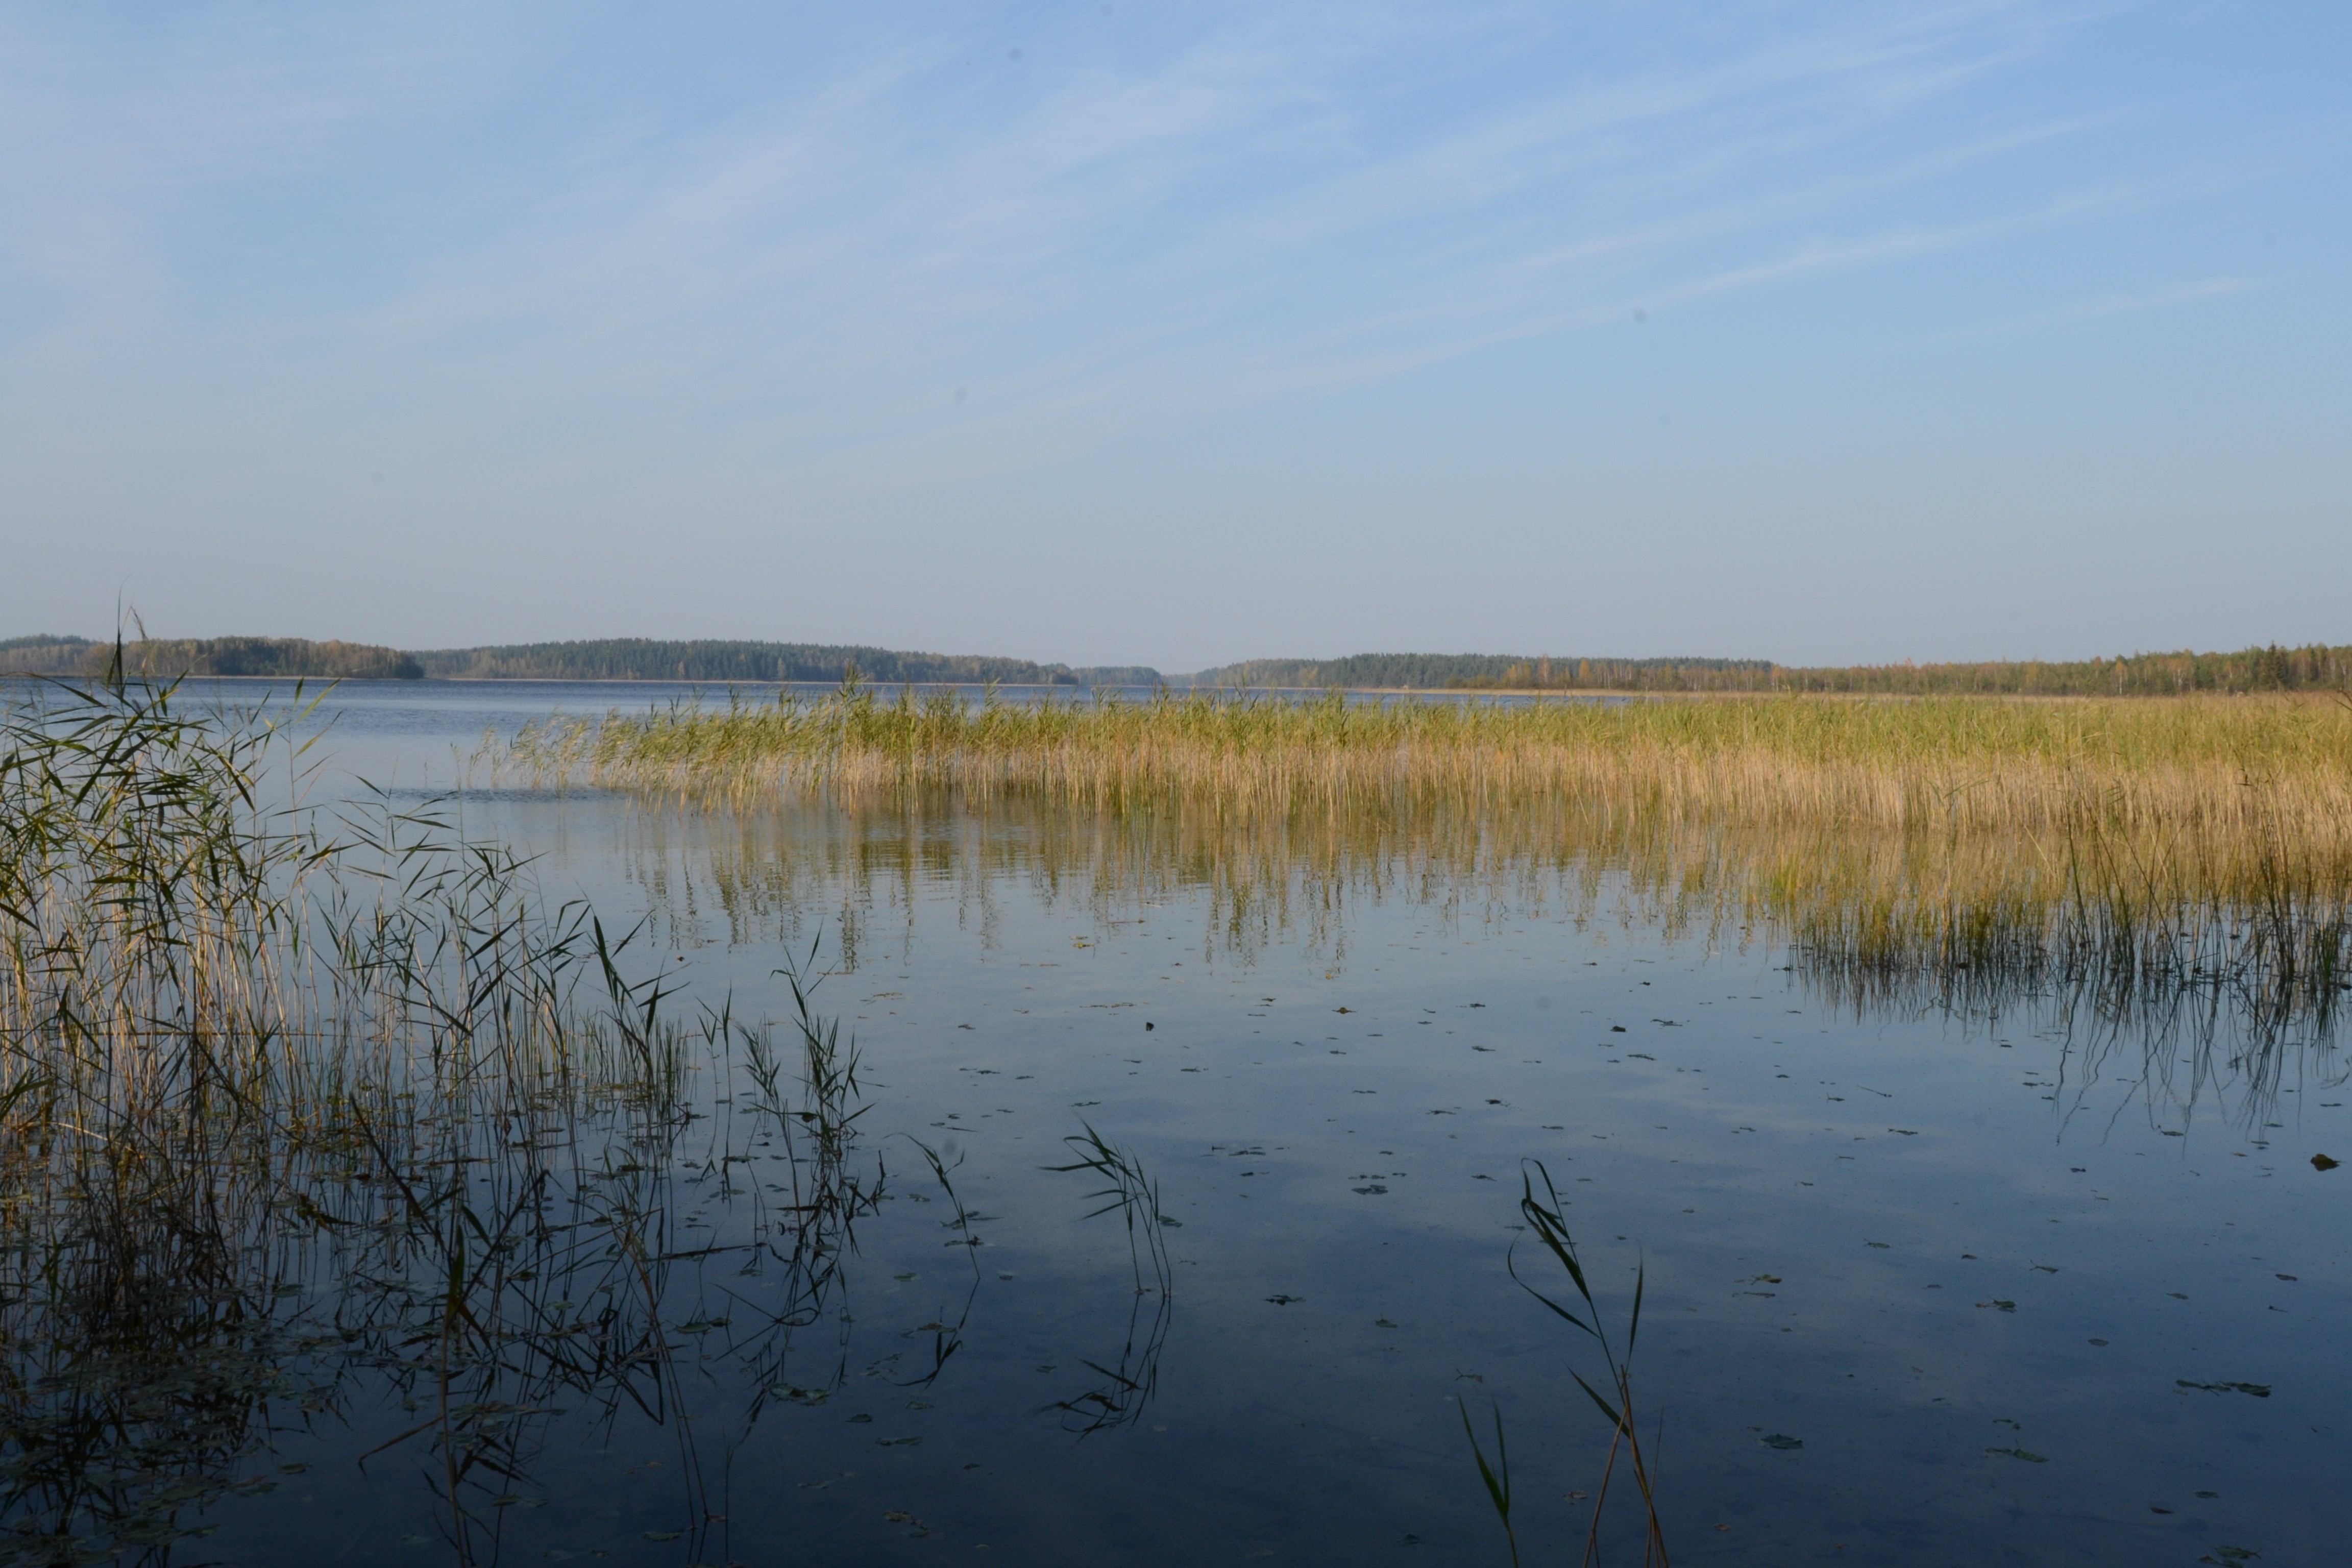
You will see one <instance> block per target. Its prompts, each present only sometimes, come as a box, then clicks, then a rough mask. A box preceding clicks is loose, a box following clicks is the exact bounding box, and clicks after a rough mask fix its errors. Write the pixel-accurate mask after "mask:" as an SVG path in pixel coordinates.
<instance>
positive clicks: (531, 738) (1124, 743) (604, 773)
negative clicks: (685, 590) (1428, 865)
mask: <svg viewBox="0 0 2352 1568" xmlns="http://www.w3.org/2000/svg"><path fill="white" fill-rule="evenodd" d="M492 760H493V761H494V762H495V763H497V765H498V766H499V768H501V769H502V770H506V771H511V772H515V773H520V774H523V775H527V776H530V777H532V778H535V779H539V780H541V781H542V782H544V781H549V780H555V779H572V780H578V781H581V782H588V783H594V784H604V785H611V786H616V787H623V788H631V789H638V790H667V791H684V792H688V793H690V794H694V795H703V796H707V797H733V798H745V797H751V796H762V795H773V794H774V793H775V792H777V791H780V790H782V791H796V790H797V791H805V790H809V789H814V788H824V789H828V790H831V791H834V792H835V793H865V792H871V791H876V790H889V789H898V788H905V787H908V786H910V785H912V786H936V785H941V784H947V785H953V786H956V787H958V788H960V789H961V790H963V791H964V792H966V793H967V794H970V795H989V794H992V793H995V792H998V791H1002V790H1006V789H1021V790H1029V791H1035V792H1040V793H1043V794H1045V795H1052V796H1055V797H1057V798H1060V799H1064V800H1066V801H1070V802H1073V803H1085V804H1088V805H1097V806H1102V805H1121V804H1127V803H1130V802H1135V801H1139V800H1143V799H1166V798H1170V797H1182V798H1185V799H1188V800H1191V801H1193V802H1199V803H1213V804H1214V806H1215V808H1216V809H1218V810H1220V811H1221V812H1224V813H1244V812H1265V811H1274V812H1283V811H1287V810H1290V809H1295V808H1297V807H1298V806H1301V805H1315V804H1318V803H1321V804H1328V803H1332V802H1337V801H1341V800H1349V801H1360V800H1382V799H1388V800H1396V799H1400V798H1402V799H1408V800H1409V799H1415V798H1421V799H1432V798H1437V797H1445V798H1450V799H1454V800H1460V801H1465V802H1469V803H1474V804H1490V803H1496V804H1498V803H1505V802H1510V801H1516V800H1520V799H1525V798H1529V797H1535V796H1550V797H1567V798H1571V799H1582V800H1593V801H1607V802H1611V803H1613V804H1617V805H1624V806H1631V807H1638V808H1640V809H1643V810H1644V811H1650V812H1664V813H1669V814H1672V815H1675V816H1686V817H1692V818H1702V819H1706V820H1710V821H1737V822H1742V823H1748V824H1753V825H1759V826H1805V825H1813V826H1837V827H1839V828H1841V829H1852V828H1858V827H1867V828H1874V829H1891V830H1895V831H1903V832H1912V831H1927V830H1939V831H1961V832H1989V833H2019V832H2024V833H2043V832H2050V831H2074V830H2079V829H2082V828H2084V827H2090V826H2096V827H2099V828H2101V829H2103V830H2105V831H2108V832H2119V833H2125V834H2138V833H2142V832H2146V831H2148V830H2150V829H2155V828H2163V829H2169V830H2176V831H2180V832H2193V833H2197V834H2200V835H2231V834H2248V833H2253V834H2259V835H2264V836H2270V837H2276V836H2278V835H2281V834H2284V835H2286V836H2288V837H2291V838H2293V839H2294V841H2295V842H2296V843H2298V844H2300V845H2305V846H2319V845H2325V846H2329V847H2334V848H2336V849H2337V850H2339V851H2340V850H2341V849H2343V848H2344V847H2346V846H2347V845H2352V809H2348V808H2352V713H2347V711H2346V710H2345V706H2344V704H2342V703H2341V702H2340V701H2338V700H2334V699H2332V698H2319V697H2297V696H2273V697H2234V698H2182V699H2177V700H2147V699H2141V700H2094V699H2082V700H2015V699H1997V698H1950V699H1944V698H1928V699H1901V700H1850V699H1818V698H1780V699H1769V700H1644V701H1632V702H1594V701H1541V702H1528V703H1523V704H1518V705H1512V706H1505V705H1499V704H1492V703H1478V702H1455V701H1397V702H1391V703H1387V704H1368V703H1351V702H1349V701H1347V700H1344V699H1342V698H1340V697H1339V696H1338V695H1336V694H1335V695H1333V696H1330V697H1328V698H1325V699H1321V700H1309V701H1286V700H1273V699H1253V698H1246V697H1234V696H1217V695H1207V694H1198V695H1192V696H1184V697H1178V696H1172V695H1171V696H1162V697H1160V698H1159V699H1157V700H1150V701H1142V702H1132V701H1121V700H1114V699H1104V700H1097V701H1094V702H1091V703H1054V702H1038V703H1004V702H998V701H993V700H989V701H982V702H979V703H972V702H969V701H966V700H964V699H962V698H961V697H960V696H958V695H956V694H953V693H942V694H935V695H932V696H929V697H919V696H917V695H916V693H915V692H914V691H913V690H912V689H902V691H901V693H900V695H899V697H898V700H895V701H890V702H885V701H881V700H877V698H876V697H875V696H874V694H873V693H872V692H871V691H870V690H869V689H863V688H858V687H855V686H853V687H849V688H845V689H844V690H843V691H842V692H840V693H838V694H835V695H831V696H828V697H825V698H822V699H817V700H806V699H802V698H798V697H794V696H792V695H789V694H787V695H784V696H782V697H780V698H778V699H777V700H774V701H772V702H751V701H743V700H734V701H730V703H729V704H728V705H727V706H726V707H724V708H703V707H698V706H693V705H677V706H674V707H671V708H668V709H665V710H656V711H654V712H651V713H646V714H640V715H625V714H619V713H614V714H609V715H607V716H606V717H605V718H604V719H603V720H602V721H587V722H568V721H549V722H547V723H544V724H541V725H537V726H533V727H530V728H529V729H527V730H526V731H524V732H523V733H521V734H520V736H518V737H517V738H516V739H515V740H514V741H513V742H510V743H509V744H508V745H506V746H504V747H501V748H497V749H496V752H495V753H494V756H493V759H492Z"/></svg>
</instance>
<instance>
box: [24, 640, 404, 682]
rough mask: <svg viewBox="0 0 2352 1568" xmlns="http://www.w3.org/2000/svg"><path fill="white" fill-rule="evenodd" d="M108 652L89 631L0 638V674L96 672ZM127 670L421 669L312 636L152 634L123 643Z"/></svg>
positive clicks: (327, 675) (391, 654) (348, 673)
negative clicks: (76, 634)
mask: <svg viewBox="0 0 2352 1568" xmlns="http://www.w3.org/2000/svg"><path fill="white" fill-rule="evenodd" d="M113 658H114V644H113V643H111V642H97V641H93V640H92V639H90V638H89V637H10V638H8V639H6V640H5V641H0V673H5V674H24V675H67V676H97V675H103V674H105V673H106V670H107V667H108V666H109V665H110V663H112V661H113ZM122 667H123V670H124V672H125V673H126V674H131V675H144V676H153V677H162V678H169V677H173V676H180V675H260V676H273V677H277V678H279V679H300V678H318V679H335V680H415V679H417V678H419V677H420V676H422V675H423V674H424V673H425V671H424V669H423V668H421V667H420V666H419V665H418V664H417V662H416V659H415V657H414V656H412V655H409V654H404V653H403V652H401V651H400V650H399V649H398V648H396V647H373V646H372V645H370V644H367V643H350V642H310V641H306V640H305V639H303V638H301V637H150V638H142V639H141V640H139V641H137V642H126V643H124V644H123V645H122Z"/></svg>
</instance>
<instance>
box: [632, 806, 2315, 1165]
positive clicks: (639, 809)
mask: <svg viewBox="0 0 2352 1568" xmlns="http://www.w3.org/2000/svg"><path fill="white" fill-rule="evenodd" d="M2254 820H2255V821H2256V823H2257V825H2259V820H2260V819H2259V818H2255V819H2254ZM623 831H624V833H625V843H626V848H625V858H626V860H627V863H628V865H629V867H630V868H631V875H632V876H633V877H634V878H635V879H636V880H637V882H638V883H639V884H640V885H641V886H642V887H643V889H645V891H646V895H647V897H648V899H649V900H650V902H651V906H652V907H653V908H654V909H655V910H656V911H657V914H658V916H659V918H661V919H662V920H664V921H667V922H669V924H670V925H671V926H672V927H673V928H674V934H677V935H678V936H680V937H685V936H688V935H700V934H705V933H708V934H723V935H724V937H725V939H726V940H727V941H729V942H734V943H739V944H740V943H748V942H769V941H774V940H777V939H778V938H784V939H788V940H789V939H796V938H798V937H799V936H801V934H802V933H803V931H804V930H805V928H806V926H807V924H808V923H809V921H811V920H813V919H814V918H816V912H817V911H823V912H824V918H827V919H837V920H838V921H840V922H841V927H842V930H843V931H844V952H845V962H847V963H850V964H851V965H853V966H854V965H855V964H856V963H857V962H859V959H860V954H861V953H862V952H864V951H865V950H866V949H868V948H875V947H879V948H880V949H882V950H885V951H890V952H898V951H899V950H900V948H901V947H902V945H903V943H904V942H908V941H911V932H912V924H911V922H912V920H913V915H914V910H915V908H916V905H917V903H918V902H919V900H920V899H923V898H936V897H938V896H940V891H941V889H951V896H952V898H953V900H954V901H955V903H956V906H957V908H958V910H959V913H960V915H961V918H962V919H964V920H965V921H968V922H971V923H975V924H977V925H979V926H980V927H981V929H982V931H986V930H987V929H988V927H989V925H990V923H991V922H992V921H994V920H995V919H997V918H998V914H999V910H1000V909H1001V908H1002V906H1003V904H1004V903H1005V901H1006V900H1011V899H1014V898H1017V899H1019V900H1024V901H1042V902H1044V903H1045V904H1047V905H1049V906H1052V905H1066V906H1069V907H1072V908H1075V909H1078V910H1084V911H1085V912H1086V914H1087V916H1088V917H1089V918H1090V919H1091V920H1094V921H1100V922H1118V921H1133V920H1136V919H1139V918H1142V917H1143V916H1144V915H1145V913H1146V911H1148V910H1150V909H1151V908H1153V907H1155V906H1157V905H1160V904H1162V903H1166V902H1169V901H1171V900H1180V899H1181V900H1191V901H1192V902H1194V903H1196V904H1197V905H1198V906H1199V907H1200V908H1202V910H1204V911H1205V921H1204V923H1205V926H1206V929H1207V930H1208V931H1211V932H1212V933H1213V940H1214V942H1216V943H1217V945H1218V946H1219V947H1220V948H1221V949H1222V950H1223V952H1225V953H1227V954H1229V955H1231V956H1233V957H1234V958H1237V959H1241V960H1244V961H1248V960H1251V959H1254V958H1255V957H1256V956H1258V955H1261V954H1263V953H1265V952H1267V951H1269V950H1270V949H1271V948H1272V947H1273V946H1274V945H1276V943H1281V942H1295V943H1298V944H1301V945H1303V946H1305V947H1307V948H1308V949H1310V950H1313V951H1317V952H1320V953H1322V954H1323V955H1324V956H1325V958H1326V959H1327V961H1328V963H1331V964H1332V965H1334V966H1335V967H1343V966H1344V965H1345V964H1346V963H1348V961H1349V956H1350V952H1349V941H1350V921H1349V911H1350V910H1351V909H1353V908H1355V907H1357V906H1360V905H1364V904H1393V903H1402V904H1409V905H1412V906H1416V907H1420V908H1423V909H1427V910H1431V911H1433V912H1434V913H1435V914H1436V915H1438V916H1439V917H1440V918H1441V919H1443V920H1444V921H1450V922H1456V923H1461V924H1468V925H1476V924H1479V923H1482V922H1494V921H1503V920H1508V919H1512V918H1516V917H1518V916H1536V915H1549V916H1551V917H1554V918H1559V919H1562V920H1565V921H1570V922H1571V923H1573V924H1575V925H1578V926H1583V927H1590V926H1602V927H1611V926H1613V927H1616V928H1620V929H1623V930H1626V931H1633V930H1654V931H1658V932H1660V933H1661V934H1663V935H1664V936H1665V937H1666V938H1667V939H1668V940H1670V941H1678V942H1688V943H1694V944H1697V945H1698V946H1699V947H1700V948H1701V949H1703V950H1705V951H1710V952H1712V951H1736V952H1750V953H1754V952H1769V951H1772V950H1775V949H1780V950H1783V951H1784V953H1785V963H1787V965H1788V967H1789V969H1790V973H1792V974H1793V975H1795V976H1796V977H1797V979H1798V980H1799V982H1800V983H1801V985H1802V986H1803V987H1804V989H1805V990H1806V991H1807V992H1808V993H1809V994H1811V995H1812V996H1813V997H1815V998H1816V999H1819V1000H1821V1001H1823V1002H1826V1003H1829V1004H1831V1005H1834V1006H1836V1007H1838V1008H1840V1009H1842V1010H1844V1011H1846V1012H1848V1013H1850V1014H1852V1015H1853V1016H1856V1017H1866V1016H1874V1015H1878V1016H1920V1015H1922V1014H1943V1015H1946V1016H1951V1017H1954V1018H1957V1019H1961V1020H1965V1021H1967V1022H1969V1023H1971V1024H1973V1025H1976V1026H1981V1027H1984V1028H1987V1029H1992V1030H2001V1029H2019V1030H2025V1031H2029V1032H2053V1031H2054V1032H2055V1033H2057V1034H2058V1035H2060V1036H2062V1037H2064V1038H2065V1039H2067V1040H2069V1041H2072V1042H2073V1056H2072V1060H2073V1061H2074V1063H2075V1064H2076V1065H2077V1067H2078V1068H2079V1070H2080V1071H2081V1072H2083V1073H2084V1074H2090V1075H2099V1074H2106V1075H2110V1076H2112V1075H2114V1074H2116V1072H2118V1071H2119V1070H2120V1069H2121V1068H2122V1067H2123V1066H2125V1065H2126V1063H2125V1060H2124V1058H2119V1057H2118V1052H2124V1053H2126V1056H2127V1058H2128V1059H2127V1067H2128V1076H2129V1080H2130V1081H2131V1082H2132V1083H2133V1084H2134V1085H2136V1087H2137V1093H2138V1094H2139V1096H2140V1097H2141V1098H2142V1099H2143V1100H2144V1101H2145V1104H2146V1109H2147V1112H2148V1114H2149V1115H2151V1116H2153V1117H2155V1118H2157V1119H2158V1120H2160V1121H2165V1122H2167V1123H2168V1124H2175V1123H2179V1122H2180V1121H2183V1120H2184V1119H2185V1118H2187V1117H2189V1115H2191V1114H2193V1113H2194V1112H2196V1111H2197V1110H2200V1109H2210V1110H2214V1111H2218V1112H2221V1113H2223V1114H2226V1115H2227V1116H2229V1117H2230V1118H2231V1119H2232V1120H2234V1121H2239V1122H2241V1123H2259V1122H2260V1121H2261V1120H2262V1119H2263V1118H2264V1117H2265V1116H2266V1115H2267V1114H2268V1113H2269V1110H2270V1109H2271V1106H2272V1103H2273V1095H2274V1094H2275V1091H2276V1090H2277V1089H2278V1088H2279V1086H2280V1084H2281V1082H2282V1081H2283V1079H2284V1075H2287V1074H2288V1073H2290V1072H2291V1071H2295V1070H2307V1071H2312V1072H2315V1073H2317V1074H2318V1075H2320V1077H2321V1078H2322V1079H2326V1080H2328V1081H2334V1080H2335V1079H2336V1078H2337V1077H2338V1076H2339V1075H2340V1066H2339V1064H2338V1061H2337V1058H2336V1050H2335V1037H2336V1021H2337V1016H2338V1012H2339V1010H2340V1008H2341V1007H2342V1005H2343V1004H2344V998H2345V994H2346V993H2347V991H2352V867H2347V866H2346V865H2343V864H2339V863H2338V862H2337V861H2336V860H2335V859H2334V858H2330V857H2328V856H2326V855H2321V854H2306V853H2304V852H2302V851H2301V850H2299V849H2298V848H2297V847H2296V846H2294V844H2293V843H2291V842H2289V841H2287V840H2285V839H2284V837H2276V836H2273V835H2270V834H2267V833H2265V832H2262V831H2252V830H2250V831H2248V832H2245V833H2242V834H2233V835H2230V836H2226V837H2222V838H2221V839H2220V840H2218V841H2217V840H2215V839H2214V838H2212V837H2198V836H2196V835H2192V834H2189V833H2188V832H2186V831H2185V830H2184V831H2183V832H2181V833H2180V834H2179V835H2177V836H2174V835H2158V836H2156V837H2147V836H2141V837H2135V838H2126V837H2124V836H2121V835H2118V834H2115V833H2111V832H2106V831H2103V830H2102V829H2100V828H2099V827H2098V826H2096V825H2095V824H2084V825H2079V826H2075V827H2074V828H2071V829H2068V828H2055V827H2053V828H2050V829H2047V830H2045V831H2043V832H2041V833H2025V832H2017V833H2001V834H1990V833H1983V832H1961V831H1957V830H1948V831H1944V832H1930V831H1926V830H1915V831H1907V832H1896V831H1887V830H1878V831H1869V830H1863V829H1849V830H1840V829H1833V828H1828V827H1811V828H1808V827H1801V826H1764V827H1759V826H1749V825H1742V824H1738V823H1723V822H1716V823H1709V822H1706V821H1700V820H1691V819H1688V818H1685V817H1682V816H1675V815H1672V814H1664V813H1658V812H1653V811H1645V810H1642V809H1638V808H1626V807H1618V806H1612V805H1607V804H1600V805H1595V804H1593V803H1590V802H1580V801H1574V800H1569V799H1559V798H1556V799H1551V800H1533V801H1523V802H1519V803H1517V804H1516V805H1514V806H1513V808H1512V809H1509V810H1480V809H1478V808H1477V806H1476V804H1475V802H1465V801H1461V800H1455V799H1453V798H1450V797H1447V796H1445V795H1435V796H1432V795H1420V794H1400V795H1393V796H1385V797H1384V796H1379V795H1374V796H1371V797H1369V798H1366V797H1360V796H1349V797H1345V798H1343V799H1341V800H1339V801H1338V802H1334V803H1329V804H1328V805H1324V806H1322V807H1300V808H1297V809H1293V810H1289V811H1286V812H1283V813H1280V814H1270V813H1265V812H1231V813H1228V812H1221V811H1216V810H1213V809H1202V808H1200V807H1199V805H1198V803H1197V802H1196V801H1195V800H1194V799H1192V797H1190V796H1186V795H1176V796H1171V798H1169V799H1167V800H1165V801H1162V802H1159V803H1151V802H1140V803H1129V804H1128V805H1117V806H1096V805H1088V804H1084V803H1072V802H1069V801H1067V800H1066V799H1062V798H1058V797H1054V796H1047V795H1039V794H1036V793H1024V792H1020V791H1014V790H1004V789H999V790H994V791H991V792H988V793H987V794H986V795H979V796H975V795H971V794H969V793H966V792H962V791H958V790H954V789H949V788H940V789H914V790H902V791H888V792H879V793H875V792H857V793H853V794H850V795H846V796H845V797H842V796H825V795H819V796H816V797H814V798H809V797H788V798H785V799H782V800H778V801H775V802H773V803H771V804H768V805H758V806H755V805H751V804H748V803H745V802H742V801H740V800H737V801H733V802H720V803H714V802H711V801H709V800H700V801H692V802H678V801H675V800H673V801H658V800H640V801H639V802H638V804H637V805H636V806H635V808H634V809H633V810H632V811H631V812H630V813H629V815H628V817H627V826H626V827H625V829H624V830H623ZM894 922H896V925H895V929H894ZM894 937H895V938H896V939H897V940H895V941H894ZM901 956H903V953H901Z"/></svg>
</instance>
